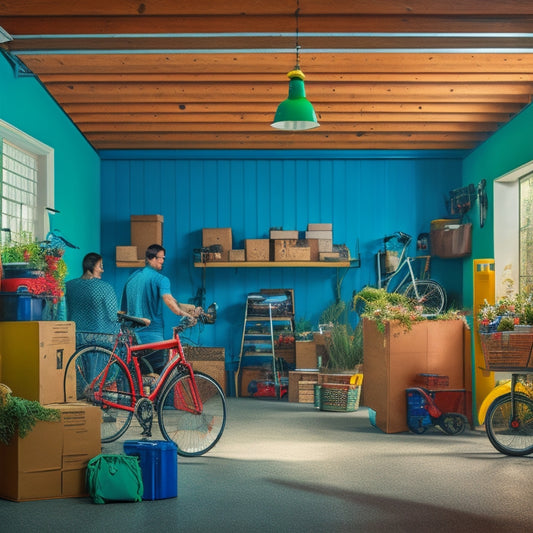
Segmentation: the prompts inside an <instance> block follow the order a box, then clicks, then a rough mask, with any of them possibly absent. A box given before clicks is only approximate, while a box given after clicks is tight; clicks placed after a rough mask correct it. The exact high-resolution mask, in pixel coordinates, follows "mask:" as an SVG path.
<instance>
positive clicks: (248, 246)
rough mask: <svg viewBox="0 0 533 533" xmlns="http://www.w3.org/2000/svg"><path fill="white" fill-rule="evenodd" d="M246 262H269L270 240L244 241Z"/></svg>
mask: <svg viewBox="0 0 533 533" xmlns="http://www.w3.org/2000/svg"><path fill="white" fill-rule="evenodd" d="M244 247H245V250H246V261H270V239H245V240H244Z"/></svg>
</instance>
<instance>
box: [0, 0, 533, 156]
mask: <svg viewBox="0 0 533 533" xmlns="http://www.w3.org/2000/svg"><path fill="white" fill-rule="evenodd" d="M296 9H297V0H268V1H267V0H255V1H254V0H232V1H231V2H230V1H222V0H220V1H219V0H183V1H177V0H157V1H156V0H145V1H144V2H142V1H134V0H91V1H73V0H54V1H52V2H51V1H47V0H0V26H1V27H2V28H3V29H4V30H5V32H7V33H8V34H9V35H10V36H11V37H12V40H11V41H8V42H5V43H4V44H3V45H0V46H2V47H3V49H4V51H5V53H6V54H7V55H8V56H9V58H10V59H11V60H12V61H13V64H14V65H15V66H17V65H18V66H19V68H18V72H19V74H23V72H24V70H25V69H29V71H31V72H32V73H34V74H35V75H36V76H38V78H39V79H40V80H41V82H42V83H43V84H44V85H45V86H46V88H47V89H48V91H49V92H50V94H51V95H52V96H53V97H54V98H55V99H56V100H57V102H58V103H59V105H60V106H61V107H62V108H63V109H64V110H65V112H66V113H67V114H68V115H69V116H70V118H71V119H72V121H73V122H74V123H75V124H76V125H77V127H78V128H79V129H80V131H81V132H82V133H83V134H84V135H85V136H86V138H87V139H88V140H89V142H90V143H91V144H92V145H93V146H94V148H95V149H98V150H100V149H284V150H285V149H349V150H353V149H355V150H358V149H385V150H389V149H390V150H404V149H422V150H445V149H458V150H470V149H472V148H475V147H476V146H477V145H479V144H480V143H481V142H483V141H484V140H485V139H487V138H488V137H489V136H490V135H491V134H492V133H493V132H495V131H496V130H497V129H498V128H500V127H501V126H502V125H504V124H505V123H506V122H508V121H509V120H510V119H511V118H512V117H513V116H515V115H516V114H517V113H518V112H520V110H522V109H523V108H524V106H526V105H527V104H529V103H530V101H531V95H532V94H533V2H531V0H447V1H442V0H431V1H428V0H412V1H407V2H404V1H399V0H357V1H355V0H300V7H299V17H298V36H299V39H298V40H299V44H300V46H301V52H300V65H301V68H302V70H303V71H304V72H305V74H306V92H307V96H308V98H309V100H310V101H311V102H312V103H313V105H314V107H315V110H316V113H317V116H318V120H319V122H320V124H321V126H320V127H319V128H316V129H314V130H309V131H304V132H285V131H278V130H275V129H273V128H272V127H271V126H270V124H271V122H272V120H273V117H274V113H275V110H276V107H277V105H278V103H279V102H281V101H282V100H284V99H285V98H286V97H287V92H288V79H287V77H286V73H287V72H288V71H289V70H292V69H293V67H294V65H295V44H296V16H295V12H296Z"/></svg>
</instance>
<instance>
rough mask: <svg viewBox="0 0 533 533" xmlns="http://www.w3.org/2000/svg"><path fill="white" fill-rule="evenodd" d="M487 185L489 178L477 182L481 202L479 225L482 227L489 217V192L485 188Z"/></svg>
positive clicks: (478, 196)
mask: <svg viewBox="0 0 533 533" xmlns="http://www.w3.org/2000/svg"><path fill="white" fill-rule="evenodd" d="M486 186H487V180H484V179H483V180H481V181H480V182H479V183H478V184H477V198H478V202H479V227H480V228H482V227H483V226H484V225H485V220H486V219H487V209H488V207H489V200H488V198H487V192H486V191H485V188H486Z"/></svg>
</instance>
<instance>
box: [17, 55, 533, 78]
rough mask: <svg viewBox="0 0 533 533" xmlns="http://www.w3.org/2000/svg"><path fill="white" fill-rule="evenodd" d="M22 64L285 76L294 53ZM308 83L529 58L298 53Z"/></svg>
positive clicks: (47, 70) (532, 68)
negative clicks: (318, 77) (316, 76)
mask: <svg viewBox="0 0 533 533" xmlns="http://www.w3.org/2000/svg"><path fill="white" fill-rule="evenodd" d="M21 59H22V61H23V62H24V63H25V64H26V65H27V67H28V68H29V69H30V70H31V71H32V72H35V73H36V74H38V75H41V74H57V73H65V72H68V73H70V74H76V73H78V74H88V73H108V74H119V73H120V74H129V73H138V74H145V73H147V72H152V73H160V74H161V73H169V74H175V73H183V74H199V73H203V74H207V75H210V74H217V73H218V74H224V73H228V72H240V73H241V74H245V73H252V74H254V73H257V72H259V73H263V74H266V73H276V74H280V73H283V74H284V73H285V72H286V71H288V70H290V69H292V67H293V66H294V54H292V53H291V54H199V55H198V54H137V55H136V54H131V55H128V54H92V55H91V54H80V55H69V54H57V55H56V54H50V55H24V56H21ZM300 62H301V67H302V69H303V71H304V72H305V73H306V76H307V77H308V78H309V80H311V79H312V76H313V73H314V72H320V73H322V74H327V73H337V74H342V73H344V72H348V73H349V72H352V73H353V72H364V73H367V74H370V73H377V74H379V73H382V72H386V73H389V74H390V73H403V74H407V73H413V74H417V75H420V74H427V73H441V74H442V73H452V74H461V73H468V74H471V73H478V74H483V73H489V74H492V73H498V72H503V73H507V74H531V72H533V53H531V54H530V53H527V54H525V53H523V54H511V53H509V54H489V53H487V54H463V53H458V54H424V53H412V54H396V53H369V54H346V53H344V54H341V53H339V54H331V53H324V54H306V53H305V52H302V54H301V61H300Z"/></svg>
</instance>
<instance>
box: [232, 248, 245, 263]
mask: <svg viewBox="0 0 533 533" xmlns="http://www.w3.org/2000/svg"><path fill="white" fill-rule="evenodd" d="M229 260H230V261H245V260H246V251H245V250H230V251H229Z"/></svg>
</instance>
